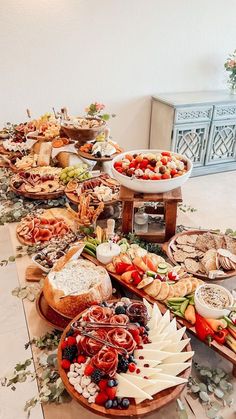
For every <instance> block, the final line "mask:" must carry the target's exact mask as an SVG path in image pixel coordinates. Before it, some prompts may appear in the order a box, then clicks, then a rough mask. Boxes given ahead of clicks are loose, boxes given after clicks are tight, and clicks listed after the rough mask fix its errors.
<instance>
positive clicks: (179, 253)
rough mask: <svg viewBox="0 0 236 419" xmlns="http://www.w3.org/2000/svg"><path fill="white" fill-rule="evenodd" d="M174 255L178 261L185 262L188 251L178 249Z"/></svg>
mask: <svg viewBox="0 0 236 419" xmlns="http://www.w3.org/2000/svg"><path fill="white" fill-rule="evenodd" d="M173 257H174V260H175V261H176V262H184V261H185V259H186V253H185V252H183V251H182V250H177V252H174V254H173Z"/></svg>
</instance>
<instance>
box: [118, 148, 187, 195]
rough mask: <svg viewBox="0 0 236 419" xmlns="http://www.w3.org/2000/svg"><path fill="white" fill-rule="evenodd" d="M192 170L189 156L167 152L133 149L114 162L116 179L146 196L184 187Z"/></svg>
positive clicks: (120, 155)
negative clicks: (146, 194)
mask: <svg viewBox="0 0 236 419" xmlns="http://www.w3.org/2000/svg"><path fill="white" fill-rule="evenodd" d="M192 168H193V163H192V162H191V160H189V159H188V158H187V157H186V156H183V155H181V154H178V153H174V152H172V151H165V150H132V151H129V152H126V153H121V154H119V155H118V156H116V157H114V159H113V160H112V173H113V176H114V178H115V179H117V180H118V182H120V184H121V185H123V186H125V187H126V188H128V189H131V190H133V191H136V192H143V193H163V192H168V191H171V190H172V189H176V188H178V187H179V186H182V185H183V184H184V183H185V182H186V180H187V179H188V178H189V176H190V174H191V171H192Z"/></svg>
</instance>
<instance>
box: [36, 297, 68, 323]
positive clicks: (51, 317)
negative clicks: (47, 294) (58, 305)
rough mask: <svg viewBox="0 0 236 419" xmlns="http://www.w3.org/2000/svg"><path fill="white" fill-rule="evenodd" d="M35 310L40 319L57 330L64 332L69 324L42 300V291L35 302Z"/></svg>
mask: <svg viewBox="0 0 236 419" xmlns="http://www.w3.org/2000/svg"><path fill="white" fill-rule="evenodd" d="M36 310H37V312H38V314H39V316H40V317H41V319H43V320H44V321H46V322H47V324H49V326H51V327H54V328H55V329H57V330H64V329H65V327H66V326H67V325H68V323H69V322H70V319H68V318H66V317H64V316H62V315H61V314H59V313H57V312H56V311H55V310H54V309H53V308H52V307H50V305H49V304H48V303H47V301H46V300H45V298H44V295H43V291H41V292H40V294H39V296H38V298H37V300H36Z"/></svg>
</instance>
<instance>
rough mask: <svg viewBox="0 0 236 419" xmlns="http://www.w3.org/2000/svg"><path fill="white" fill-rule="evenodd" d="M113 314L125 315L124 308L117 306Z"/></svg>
mask: <svg viewBox="0 0 236 419" xmlns="http://www.w3.org/2000/svg"><path fill="white" fill-rule="evenodd" d="M115 313H116V314H125V313H126V310H125V307H123V306H117V307H116V308H115Z"/></svg>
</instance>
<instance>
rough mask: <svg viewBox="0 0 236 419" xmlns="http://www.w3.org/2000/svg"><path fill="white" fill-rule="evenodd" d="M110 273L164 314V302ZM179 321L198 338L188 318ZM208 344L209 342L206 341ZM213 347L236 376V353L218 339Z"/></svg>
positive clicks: (93, 260)
mask: <svg viewBox="0 0 236 419" xmlns="http://www.w3.org/2000/svg"><path fill="white" fill-rule="evenodd" d="M83 256H84V257H86V258H87V259H89V260H91V261H92V262H94V263H96V264H97V265H101V266H105V265H102V264H101V263H100V262H99V261H98V260H97V259H96V258H95V257H93V256H90V255H88V254H87V253H83ZM108 273H109V275H110V276H111V277H112V278H114V279H115V280H116V281H117V282H118V283H119V284H120V285H121V286H122V287H125V288H126V289H127V290H129V291H130V292H131V293H133V294H135V295H137V296H138V297H140V298H145V299H146V300H147V301H149V302H150V303H151V304H154V303H156V304H157V305H158V307H159V308H160V311H161V313H162V314H164V313H165V312H166V311H167V310H168V307H167V306H165V305H164V304H162V303H160V302H159V301H157V300H155V299H154V298H152V297H150V296H149V295H148V294H146V293H145V291H143V290H142V289H138V288H137V287H136V286H135V285H132V283H127V282H125V281H123V280H122V279H121V277H120V275H117V274H114V273H112V272H108ZM177 320H178V323H179V324H181V325H183V326H185V327H186V329H187V330H188V331H189V332H190V333H191V334H192V335H194V336H195V337H196V338H197V334H196V330H195V327H194V326H192V325H191V324H190V323H189V322H187V321H186V320H184V319H182V318H180V317H177ZM204 343H205V344H206V345H207V343H206V342H204ZM211 348H212V349H214V350H215V351H216V352H218V353H219V354H220V355H221V356H222V357H223V358H225V359H227V360H228V361H230V362H231V363H232V365H233V375H234V376H235V377H236V354H235V353H234V352H233V351H232V350H231V349H230V348H228V347H227V346H225V345H220V344H218V343H217V342H216V341H213V342H212V343H211Z"/></svg>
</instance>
